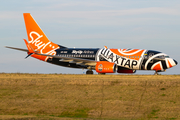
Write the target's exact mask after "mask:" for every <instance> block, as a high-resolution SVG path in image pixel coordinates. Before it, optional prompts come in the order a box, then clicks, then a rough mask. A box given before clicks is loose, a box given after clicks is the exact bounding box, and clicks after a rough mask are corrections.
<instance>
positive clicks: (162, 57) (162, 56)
mask: <svg viewBox="0 0 180 120" xmlns="http://www.w3.org/2000/svg"><path fill="white" fill-rule="evenodd" d="M156 58H159V59H165V56H164V55H161V56H157V57H156Z"/></svg>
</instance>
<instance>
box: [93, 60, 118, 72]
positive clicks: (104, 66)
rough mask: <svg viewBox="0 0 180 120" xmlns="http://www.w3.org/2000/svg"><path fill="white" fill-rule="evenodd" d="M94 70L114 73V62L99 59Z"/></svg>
mask: <svg viewBox="0 0 180 120" xmlns="http://www.w3.org/2000/svg"><path fill="white" fill-rule="evenodd" d="M95 70H96V72H98V73H115V72H116V64H115V63H110V62H107V61H100V62H97V64H96V67H95Z"/></svg>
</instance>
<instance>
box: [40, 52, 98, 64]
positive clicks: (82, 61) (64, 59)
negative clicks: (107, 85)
mask: <svg viewBox="0 0 180 120" xmlns="http://www.w3.org/2000/svg"><path fill="white" fill-rule="evenodd" d="M36 54H37V55H42V56H47V57H53V58H58V59H60V61H62V62H69V63H76V64H82V65H89V66H95V65H96V63H97V61H94V60H87V59H81V58H73V57H60V56H57V55H47V54H39V53H36Z"/></svg>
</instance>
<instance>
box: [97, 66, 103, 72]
mask: <svg viewBox="0 0 180 120" xmlns="http://www.w3.org/2000/svg"><path fill="white" fill-rule="evenodd" d="M98 70H99V71H100V72H101V71H102V70H103V65H102V64H100V65H99V66H98Z"/></svg>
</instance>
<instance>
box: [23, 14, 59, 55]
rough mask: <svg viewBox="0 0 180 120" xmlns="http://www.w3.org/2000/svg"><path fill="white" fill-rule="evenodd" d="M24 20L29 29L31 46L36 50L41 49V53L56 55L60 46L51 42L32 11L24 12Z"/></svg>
mask: <svg viewBox="0 0 180 120" xmlns="http://www.w3.org/2000/svg"><path fill="white" fill-rule="evenodd" d="M23 15H24V21H25V25H26V30H27V36H28V41H29V44H30V45H31V47H32V48H33V49H34V50H35V51H39V52H40V53H41V54H50V55H55V51H54V50H55V49H58V48H59V46H58V45H57V44H54V43H53V42H51V41H50V40H49V39H48V38H47V37H46V35H45V34H44V32H43V31H42V30H41V28H40V27H39V26H38V24H37V23H36V21H35V20H34V19H33V17H32V16H31V14H30V13H24V14H23Z"/></svg>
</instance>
